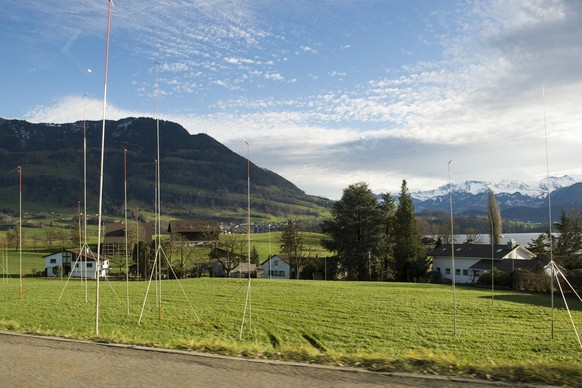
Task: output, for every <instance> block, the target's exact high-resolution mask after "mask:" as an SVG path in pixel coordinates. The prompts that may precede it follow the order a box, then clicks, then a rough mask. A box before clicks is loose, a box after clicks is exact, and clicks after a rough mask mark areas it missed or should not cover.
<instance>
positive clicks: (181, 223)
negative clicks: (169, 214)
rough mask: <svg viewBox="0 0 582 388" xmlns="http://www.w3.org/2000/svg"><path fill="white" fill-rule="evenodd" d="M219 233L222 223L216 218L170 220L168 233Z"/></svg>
mask: <svg viewBox="0 0 582 388" xmlns="http://www.w3.org/2000/svg"><path fill="white" fill-rule="evenodd" d="M172 232H173V233H200V232H205V233H209V232H210V233H218V232H220V225H219V224H218V221H216V220H208V221H202V220H177V221H170V223H169V225H168V233H172Z"/></svg>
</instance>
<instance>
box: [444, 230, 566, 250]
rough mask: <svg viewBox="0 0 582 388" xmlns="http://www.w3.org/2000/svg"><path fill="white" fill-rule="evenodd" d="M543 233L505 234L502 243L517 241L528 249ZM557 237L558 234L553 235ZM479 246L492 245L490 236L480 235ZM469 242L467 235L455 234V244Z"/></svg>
mask: <svg viewBox="0 0 582 388" xmlns="http://www.w3.org/2000/svg"><path fill="white" fill-rule="evenodd" d="M540 234H541V233H504V234H503V237H501V243H502V244H505V243H508V242H509V240H515V242H516V243H517V244H519V245H522V246H524V247H527V246H528V245H529V243H531V241H532V240H534V239H536V238H537V237H538V236H539V235H540ZM553 234H554V235H557V234H556V233H553ZM478 236H479V242H478V243H479V244H491V242H490V241H491V240H490V239H489V234H485V233H484V234H479V235H478ZM466 241H467V235H465V234H455V243H456V244H462V243H464V242H466Z"/></svg>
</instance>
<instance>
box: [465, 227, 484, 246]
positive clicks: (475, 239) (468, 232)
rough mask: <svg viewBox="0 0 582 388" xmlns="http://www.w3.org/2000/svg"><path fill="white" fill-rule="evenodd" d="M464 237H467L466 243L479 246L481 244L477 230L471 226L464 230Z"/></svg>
mask: <svg viewBox="0 0 582 388" xmlns="http://www.w3.org/2000/svg"><path fill="white" fill-rule="evenodd" d="M465 236H466V237H467V242H468V243H471V244H479V243H480V242H481V235H480V234H479V232H478V231H477V229H476V228H474V227H472V226H469V227H467V228H465Z"/></svg>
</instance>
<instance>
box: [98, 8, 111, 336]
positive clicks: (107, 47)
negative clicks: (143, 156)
mask: <svg viewBox="0 0 582 388" xmlns="http://www.w3.org/2000/svg"><path fill="white" fill-rule="evenodd" d="M112 5H113V1H112V0H109V7H108V10H107V38H106V41H105V74H104V77H103V125H102V130H101V169H100V174H99V213H98V214H99V217H98V218H99V219H98V227H97V263H96V266H95V279H96V286H95V288H96V290H95V336H99V275H100V267H101V219H102V210H103V160H104V156H105V118H106V116H105V112H106V107H107V73H108V70H109V32H110V30H111V6H112Z"/></svg>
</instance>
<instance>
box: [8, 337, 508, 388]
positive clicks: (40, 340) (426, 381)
mask: <svg viewBox="0 0 582 388" xmlns="http://www.w3.org/2000/svg"><path fill="white" fill-rule="evenodd" d="M496 385H498V386H499V385H502V384H494V383H491V382H484V381H476V380H467V379H449V378H444V377H426V378H425V377H422V376H415V375H410V376H408V375H388V374H380V373H373V372H367V371H361V370H357V369H347V368H334V367H321V366H316V367H313V366H309V365H306V364H294V363H280V362H263V361H260V362H259V361H249V360H244V359H238V358H232V357H221V356H215V355H205V354H199V353H191V352H182V351H164V350H159V349H152V348H142V347H126V346H112V345H108V344H99V343H94V342H88V341H69V340H64V339H54V338H48V337H38V336H29V335H20V334H12V333H0V386H2V387H69V386H75V387H89V386H91V387H211V388H221V387H257V388H260V387H269V388H271V387H293V388H295V387H334V388H339V387H396V388H399V387H480V386H482V387H486V386H496ZM505 386H507V385H505Z"/></svg>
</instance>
